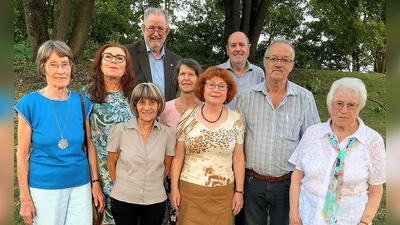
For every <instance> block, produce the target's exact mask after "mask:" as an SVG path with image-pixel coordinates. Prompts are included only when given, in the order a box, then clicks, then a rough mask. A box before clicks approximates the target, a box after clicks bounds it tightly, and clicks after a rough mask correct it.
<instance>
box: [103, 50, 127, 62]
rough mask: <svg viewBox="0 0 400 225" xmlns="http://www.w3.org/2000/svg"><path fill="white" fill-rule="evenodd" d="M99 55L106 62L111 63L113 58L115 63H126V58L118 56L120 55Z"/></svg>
mask: <svg viewBox="0 0 400 225" xmlns="http://www.w3.org/2000/svg"><path fill="white" fill-rule="evenodd" d="M101 55H102V56H103V59H104V60H106V61H107V62H111V60H112V59H113V58H115V61H116V62H117V63H123V62H125V61H126V56H124V55H120V54H118V55H113V54H111V53H107V52H103V54H101Z"/></svg>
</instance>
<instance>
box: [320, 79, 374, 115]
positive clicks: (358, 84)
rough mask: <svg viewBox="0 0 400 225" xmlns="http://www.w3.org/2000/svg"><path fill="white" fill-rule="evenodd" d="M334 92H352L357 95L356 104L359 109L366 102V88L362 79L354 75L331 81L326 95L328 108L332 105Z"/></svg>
mask: <svg viewBox="0 0 400 225" xmlns="http://www.w3.org/2000/svg"><path fill="white" fill-rule="evenodd" d="M336 92H340V93H346V94H352V95H354V96H355V97H357V99H358V102H357V104H358V105H359V106H360V110H361V109H362V108H364V106H365V103H366V102H367V89H366V88H365V84H364V82H362V80H360V79H358V78H355V77H343V78H341V79H339V80H336V81H334V82H333V83H332V86H331V89H330V90H329V93H328V95H327V97H326V105H327V107H328V109H330V108H331V107H332V101H333V98H334V95H335V94H336Z"/></svg>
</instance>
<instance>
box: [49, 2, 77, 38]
mask: <svg viewBox="0 0 400 225" xmlns="http://www.w3.org/2000/svg"><path fill="white" fill-rule="evenodd" d="M71 8H72V0H59V1H58V4H57V12H56V18H55V21H54V28H53V38H52V39H53V40H60V41H64V42H65V41H66V40H67V33H68V25H69V20H70V16H71Z"/></svg>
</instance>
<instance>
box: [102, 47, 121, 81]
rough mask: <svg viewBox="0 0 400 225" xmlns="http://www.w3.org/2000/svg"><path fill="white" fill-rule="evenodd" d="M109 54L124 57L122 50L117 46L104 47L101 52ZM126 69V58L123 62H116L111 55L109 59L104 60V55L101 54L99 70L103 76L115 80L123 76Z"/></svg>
mask: <svg viewBox="0 0 400 225" xmlns="http://www.w3.org/2000/svg"><path fill="white" fill-rule="evenodd" d="M104 53H106V54H111V55H112V56H117V55H123V56H125V57H126V55H125V52H124V50H122V49H121V48H119V47H109V48H106V49H104V52H103V54H104ZM125 71H126V58H125V61H123V62H117V60H116V58H115V57H113V58H112V59H111V61H107V60H105V57H104V56H102V59H101V72H103V74H104V77H107V78H113V79H117V80H121V77H123V76H124V74H125Z"/></svg>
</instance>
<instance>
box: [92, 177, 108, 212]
mask: <svg viewBox="0 0 400 225" xmlns="http://www.w3.org/2000/svg"><path fill="white" fill-rule="evenodd" d="M92 196H93V203H94V205H95V206H96V208H97V212H99V213H102V212H103V211H104V208H105V198H104V194H103V192H102V191H101V186H100V183H99V182H94V183H93V184H92Z"/></svg>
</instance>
